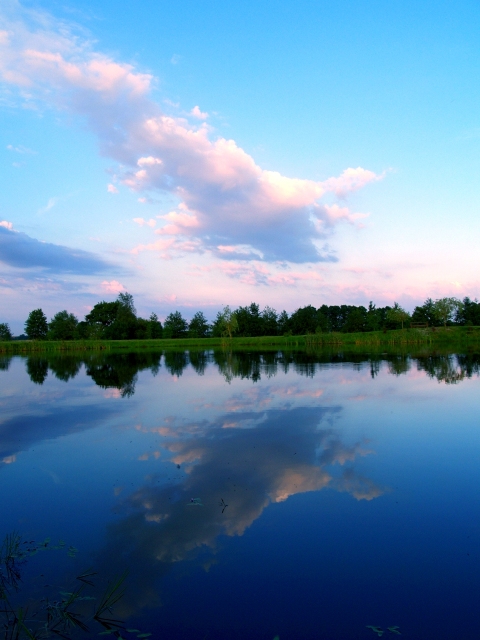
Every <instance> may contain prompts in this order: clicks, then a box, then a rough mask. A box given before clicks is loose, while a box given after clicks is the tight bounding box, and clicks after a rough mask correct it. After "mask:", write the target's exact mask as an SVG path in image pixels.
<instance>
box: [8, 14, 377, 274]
mask: <svg viewBox="0 0 480 640" xmlns="http://www.w3.org/2000/svg"><path fill="white" fill-rule="evenodd" d="M38 15H39V14H34V13H30V12H27V11H25V10H22V11H21V12H20V11H19V10H17V11H16V13H15V14H14V15H13V14H12V13H11V14H10V16H9V17H8V18H6V17H5V16H4V20H3V22H4V24H5V27H4V30H3V31H2V34H3V35H2V38H0V77H1V78H2V80H3V81H4V82H5V83H8V84H9V85H10V86H11V87H17V89H18V90H19V91H20V90H27V91H28V93H29V95H31V96H35V98H36V99H37V100H38V99H42V100H43V101H44V102H47V103H49V104H53V106H55V107H56V108H60V109H62V110H67V111H69V112H73V113H76V114H79V115H81V116H82V117H83V118H85V119H86V121H87V122H88V124H89V126H90V128H91V130H92V131H93V132H94V133H95V134H96V135H97V136H98V138H99V142H100V146H101V151H102V153H103V154H104V155H107V156H109V157H111V158H113V159H114V160H116V161H118V162H119V163H121V165H122V168H123V169H122V172H121V173H120V176H119V177H120V180H121V181H122V182H123V183H124V184H125V185H127V186H128V187H129V188H130V189H132V190H133V191H136V192H139V193H141V194H143V196H142V197H145V195H146V194H148V192H152V191H157V192H158V191H159V192H169V193H171V194H173V195H175V196H176V197H177V198H178V199H179V201H180V202H181V207H182V212H183V214H184V215H183V217H181V216H178V218H177V219H176V220H175V221H174V222H173V224H172V223H171V221H170V220H169V219H168V218H167V219H166V223H165V226H164V228H163V231H161V233H162V234H163V235H171V236H174V237H175V238H178V237H179V236H182V238H183V242H187V243H189V246H190V247H192V248H195V249H196V250H198V251H206V250H208V251H213V252H214V253H216V254H217V255H218V256H219V257H221V258H222V259H223V258H227V257H228V258H231V255H228V252H227V253H226V252H222V251H221V250H218V247H219V246H221V247H224V246H233V247H235V246H240V247H251V248H252V254H250V253H249V252H242V251H239V252H237V253H236V254H235V255H236V258H237V259H244V260H245V259H248V260H249V259H251V258H252V255H256V256H257V258H258V257H259V256H261V259H262V260H264V261H276V260H287V261H290V262H296V263H302V262H321V261H331V260H332V259H334V255H333V254H332V252H331V251H330V252H325V251H323V250H322V243H323V241H324V240H323V239H324V237H325V234H326V233H327V231H328V232H331V229H332V228H333V227H334V226H335V225H336V224H338V223H339V222H342V221H343V222H344V221H347V222H350V223H356V220H357V218H358V216H357V215H356V214H353V213H351V212H350V211H349V210H348V208H347V207H338V206H337V207H336V206H335V205H328V206H327V205H326V204H324V203H322V202H321V200H322V198H324V197H325V196H327V195H328V194H330V197H340V198H343V199H344V198H345V197H346V196H347V195H348V194H349V193H351V192H353V191H356V190H358V189H360V188H362V187H364V186H365V185H367V184H369V183H372V182H375V181H377V180H379V179H381V177H382V175H377V174H375V173H374V172H373V171H370V170H367V169H364V168H362V167H357V168H348V169H346V170H345V171H344V172H343V173H342V174H341V175H340V176H337V177H331V178H328V179H327V180H323V181H320V180H319V181H315V180H306V179H300V178H290V177H286V176H283V175H281V174H280V173H278V172H276V171H271V170H266V169H262V168H261V167H260V166H258V165H257V164H256V162H255V160H254V159H253V158H252V157H251V156H250V155H249V154H248V153H246V152H245V151H244V150H243V149H242V148H240V147H239V146H238V145H237V144H236V142H235V141H234V140H227V139H225V138H221V137H220V138H214V137H213V136H212V130H211V128H210V127H209V126H208V125H207V124H206V123H205V122H201V123H198V124H196V125H192V124H190V123H189V122H187V121H186V120H185V119H182V118H179V117H172V116H169V115H166V114H165V113H163V112H162V110H161V108H160V106H159V105H158V104H157V103H155V102H154V101H153V99H152V98H151V96H150V91H151V88H152V85H153V81H154V79H153V77H152V76H151V75H150V74H148V73H142V72H140V71H138V70H137V69H135V68H134V67H133V66H132V65H130V64H125V63H122V62H116V61H115V60H113V59H111V58H110V57H108V56H106V55H104V54H101V53H98V52H97V51H95V50H94V49H93V47H92V45H91V43H90V42H89V41H87V40H85V38H83V39H82V37H81V36H79V35H78V34H74V33H73V31H72V28H71V27H70V26H69V25H66V24H64V23H62V24H58V23H55V22H54V21H53V20H52V19H50V18H48V16H47V17H46V16H45V15H43V14H42V19H41V20H40V19H36V16H38ZM190 115H191V116H193V117H195V118H196V119H200V120H204V119H205V118H206V117H207V115H208V114H206V113H203V112H202V111H200V108H199V107H198V106H195V107H194V109H193V110H192V111H191V114H190ZM192 221H194V222H195V223H194V224H192ZM173 244H174V245H176V244H178V239H176V240H175V242H174V243H173ZM154 245H155V243H150V244H149V245H146V246H145V247H144V249H145V250H147V249H148V250H154V249H153V246H154ZM140 250H142V249H141V248H137V252H138V251H140ZM158 250H159V251H160V253H161V252H164V251H165V249H164V246H163V244H162V243H160V245H159V249H158Z"/></svg>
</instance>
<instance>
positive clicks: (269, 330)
mask: <svg viewBox="0 0 480 640" xmlns="http://www.w3.org/2000/svg"><path fill="white" fill-rule="evenodd" d="M262 324H263V335H264V336H276V335H277V333H278V317H277V312H276V311H275V309H272V308H271V307H269V306H266V307H265V309H264V310H263V311H262Z"/></svg>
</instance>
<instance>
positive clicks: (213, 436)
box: [100, 407, 385, 614]
mask: <svg viewBox="0 0 480 640" xmlns="http://www.w3.org/2000/svg"><path fill="white" fill-rule="evenodd" d="M340 411H341V409H340V408H339V407H300V408H294V409H287V410H267V411H259V412H254V411H248V412H247V411H246V412H243V413H240V412H236V413H235V414H234V420H235V422H236V423H237V424H238V425H239V426H240V427H241V426H242V424H248V426H249V428H235V429H225V428H223V427H224V425H225V422H226V421H228V420H229V419H230V420H231V419H232V416H231V414H227V415H220V416H218V417H217V418H216V419H215V420H214V421H213V422H209V423H203V424H201V425H196V427H197V428H196V429H194V428H193V425H185V427H184V429H181V430H179V431H175V430H173V429H167V431H165V433H164V434H163V435H165V436H167V442H166V448H167V449H168V450H169V451H170V452H171V453H172V454H173V456H172V462H173V463H174V464H175V465H181V469H180V471H177V473H172V476H176V480H175V482H173V483H172V482H169V483H167V484H166V483H165V481H164V478H162V477H161V475H155V476H152V477H150V478H149V481H148V483H146V484H145V485H144V486H142V487H140V488H139V489H138V490H137V491H135V492H134V493H133V494H131V495H130V496H128V497H126V498H125V499H123V500H122V501H121V502H120V504H119V505H118V506H117V507H116V511H117V512H118V511H119V512H120V513H121V514H122V516H123V517H122V518H121V520H120V521H118V522H116V523H115V524H112V525H110V527H109V529H108V535H107V539H108V541H107V546H106V548H105V549H104V550H102V552H101V554H100V558H101V560H100V561H101V562H105V563H108V564H109V565H110V566H111V565H115V564H116V563H117V562H118V559H119V558H121V562H122V563H123V565H126V564H127V565H129V566H130V570H131V575H130V586H131V593H130V596H129V598H128V599H127V600H128V606H127V605H125V606H126V610H125V611H124V613H126V614H129V613H131V612H132V611H135V610H136V609H137V608H139V607H142V606H145V605H147V604H150V605H151V604H153V603H154V602H156V599H157V597H158V596H157V595H156V594H157V593H158V589H156V588H155V584H156V582H157V580H158V579H159V578H160V577H161V576H162V575H164V574H165V573H167V572H168V571H169V570H170V568H171V566H172V565H173V564H174V563H177V562H180V561H184V560H191V559H194V558H195V556H196V555H197V554H198V553H199V552H200V551H201V550H202V549H205V548H208V549H209V550H210V552H214V551H215V548H216V545H217V541H218V538H219V536H224V535H226V536H241V535H243V534H244V532H245V531H246V529H247V528H248V527H250V526H251V525H252V524H253V523H254V522H255V521H256V520H257V519H258V518H259V517H260V516H261V514H262V512H263V511H264V510H265V508H266V507H268V506H269V505H271V504H273V503H281V502H284V501H285V500H287V499H288V498H289V497H291V496H294V495H296V494H300V493H305V492H309V491H320V490H322V489H325V488H331V489H333V490H336V491H342V492H348V493H350V494H351V495H352V496H353V497H354V498H356V499H357V500H372V499H373V498H376V497H378V496H380V495H382V493H383V492H384V491H385V489H384V488H382V487H380V486H378V485H376V484H375V483H374V482H373V481H372V480H370V479H368V478H364V477H362V476H361V475H359V474H357V472H356V470H355V467H354V466H353V464H354V462H355V460H356V459H357V458H358V456H364V455H368V454H369V453H372V451H371V450H370V449H369V448H367V446H366V445H367V443H366V442H365V441H359V442H355V443H353V444H349V445H347V444H345V443H343V442H342V440H341V438H340V436H339V434H338V433H337V432H336V430H335V429H334V428H332V427H331V426H330V425H329V423H330V421H331V420H332V419H333V418H334V417H335V416H336V415H338V414H339V413H340ZM338 466H340V467H344V468H345V470H344V471H343V473H338V472H337V469H338ZM192 498H193V499H196V498H200V500H201V502H202V506H195V505H194V506H190V503H191V500H192ZM222 500H223V501H224V502H223V504H227V505H228V507H227V508H223V504H222ZM126 550H128V551H126Z"/></svg>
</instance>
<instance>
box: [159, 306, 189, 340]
mask: <svg viewBox="0 0 480 640" xmlns="http://www.w3.org/2000/svg"><path fill="white" fill-rule="evenodd" d="M187 332H188V323H187V321H186V320H185V318H184V317H183V316H182V314H181V313H180V311H174V312H173V313H170V314H169V315H168V316H167V317H166V318H165V322H164V323H163V337H164V338H186V337H187Z"/></svg>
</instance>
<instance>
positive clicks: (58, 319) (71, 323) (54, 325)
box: [48, 311, 78, 340]
mask: <svg viewBox="0 0 480 640" xmlns="http://www.w3.org/2000/svg"><path fill="white" fill-rule="evenodd" d="M77 325H78V320H77V318H76V317H75V316H74V315H73V313H68V311H59V312H58V313H56V314H55V315H54V316H53V318H52V319H51V320H50V322H49V324H48V337H49V338H50V339H51V340H73V339H74V338H75V337H76V330H77Z"/></svg>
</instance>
